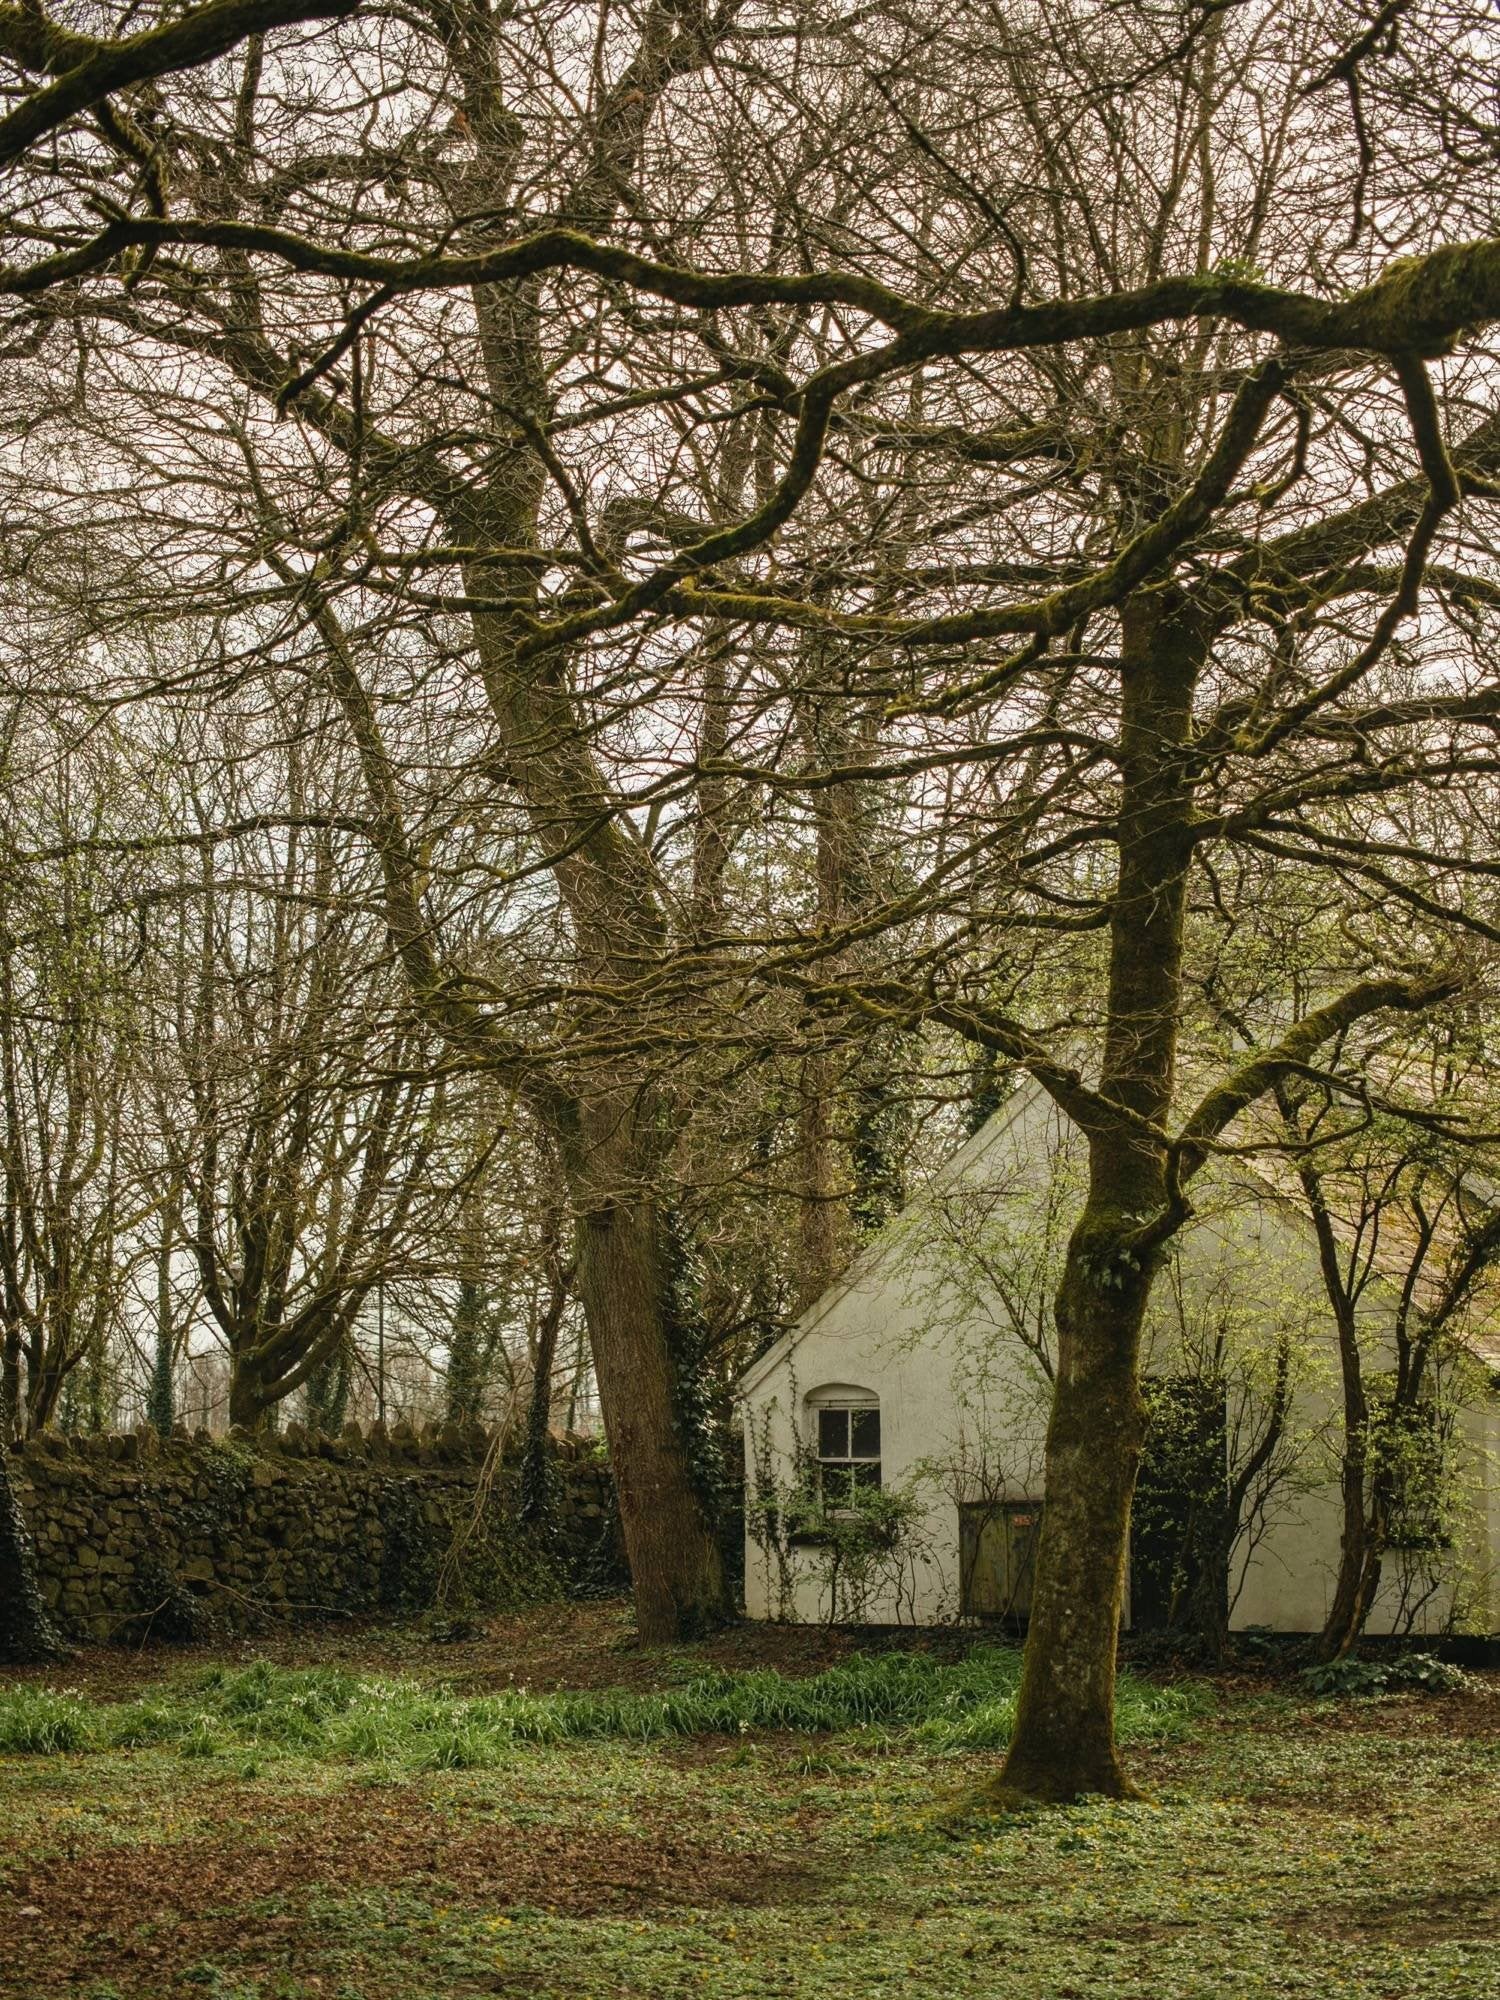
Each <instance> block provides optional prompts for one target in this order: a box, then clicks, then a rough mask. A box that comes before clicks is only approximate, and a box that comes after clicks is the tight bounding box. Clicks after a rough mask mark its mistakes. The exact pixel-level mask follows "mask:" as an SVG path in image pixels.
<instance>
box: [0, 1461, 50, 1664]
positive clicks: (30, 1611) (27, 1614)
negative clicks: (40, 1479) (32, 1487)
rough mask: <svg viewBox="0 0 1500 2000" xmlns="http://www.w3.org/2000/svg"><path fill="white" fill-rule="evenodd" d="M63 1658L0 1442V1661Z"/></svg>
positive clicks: (34, 1545) (34, 1554)
mask: <svg viewBox="0 0 1500 2000" xmlns="http://www.w3.org/2000/svg"><path fill="white" fill-rule="evenodd" d="M65 1652H66V1648H65V1647H64V1645H63V1643H62V1640H61V1639H60V1638H59V1637H58V1634H57V1631H56V1629H55V1627H54V1626H53V1623H52V1620H51V1618H50V1617H49V1615H48V1612H47V1607H46V1605H45V1603H44V1602H43V1601H42V1591H41V1584H40V1581H39V1580H38V1576H37V1561H36V1544H35V1543H34V1542H33V1540H32V1538H31V1530H30V1528H29V1527H28V1526H27V1524H26V1515H25V1512H24V1510H23V1509H22V1506H21V1500H20V1495H19V1494H18V1493H17V1492H16V1489H15V1486H14V1484H13V1483H12V1480H11V1466H10V1453H9V1451H8V1450H7V1448H6V1444H5V1439H4V1438H3V1437H0V1660H7V1661H17V1662H23V1663H24V1662H26V1661H31V1660H36V1661H45V1660H58V1659H61V1658H63V1657H64V1655H65Z"/></svg>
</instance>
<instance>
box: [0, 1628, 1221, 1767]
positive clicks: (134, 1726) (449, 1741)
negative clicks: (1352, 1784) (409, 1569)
mask: <svg viewBox="0 0 1500 2000" xmlns="http://www.w3.org/2000/svg"><path fill="white" fill-rule="evenodd" d="M1019 1673H1020V1656H1019V1654H1017V1653H1015V1652H1012V1651H1008V1650H1002V1649H1000V1648H982V1649H977V1650H976V1651H974V1652H972V1653H971V1654H969V1656H968V1657H967V1658H966V1659H963V1660H961V1661H958V1662H953V1663H945V1662H939V1661H935V1660H932V1659H930V1658H929V1657H927V1656H926V1655H925V1654H921V1653H894V1652H893V1653H883V1654H880V1655H878V1656H865V1655H856V1656H855V1657H854V1658H853V1659H851V1660H849V1661H848V1662H846V1663H845V1664H843V1665H840V1666H837V1667H832V1668H829V1669H828V1670H827V1671H825V1672H823V1673H820V1674H812V1675H807V1676H803V1677H801V1678H791V1677H789V1676H787V1675H784V1674H781V1673H778V1672H777V1671H776V1670H775V1669H774V1668H761V1669H759V1670H756V1671H751V1672H748V1673H732V1672H729V1671H724V1670H720V1671H717V1672H712V1673H707V1674H702V1675H699V1676H697V1677H696V1678H694V1679H692V1680H689V1681H686V1682H684V1683H683V1684H682V1685H680V1686H677V1687H670V1688H666V1689H663V1690H661V1691H659V1692H655V1693H648V1694H641V1693H633V1692H630V1691H627V1690H624V1689H606V1690H602V1691H587V1692H579V1693H566V1692H564V1693H558V1694H529V1693H526V1692H525V1691H523V1690H517V1691H514V1692H507V1693H504V1694H499V1695H473V1696H463V1695H457V1694H452V1693H449V1692H446V1691H444V1690H440V1689H439V1690H434V1689H431V1688H427V1687H424V1686H422V1685H420V1684H419V1683H418V1682H416V1681H413V1680H406V1679H382V1678H368V1677H364V1676H361V1675H359V1674H356V1673H352V1672H349V1671H347V1670H345V1669H342V1668H337V1667H310V1668H302V1669H296V1668H284V1667H276V1666H272V1665H271V1664H269V1663H268V1662H264V1661H262V1662H258V1663H257V1664H256V1665H254V1666H250V1667H244V1668H240V1669H237V1670H236V1669H228V1668H211V1669H209V1670H208V1671H207V1672H206V1673H202V1674H200V1675H198V1676H197V1677H195V1678H194V1679H192V1680H189V1681H187V1682H185V1683H183V1684H181V1685H176V1686H173V1685H168V1686H166V1687H164V1688H162V1689H160V1690H158V1691H156V1692H154V1693H152V1694H149V1695H147V1696H144V1697H141V1698H139V1699H137V1700H135V1701H130V1702H124V1703H99V1702H94V1701H90V1700H88V1699H86V1698H85V1697H84V1696H82V1695H78V1694H74V1693H70V1692H66V1691H64V1692H59V1691H56V1690H53V1689H48V1688H28V1687H20V1688H14V1689H10V1690H8V1691H5V1692H0V1754H5V1753H9V1754H12V1755H34V1756H36V1755H40V1756H49V1755H57V1754H59V1753H62V1752H85V1751H92V1752H99V1751H103V1750H111V1749H141V1748H144V1747H147V1746H149V1745H162V1744H172V1745H175V1746H176V1747H177V1748H178V1749H179V1750H180V1751H182V1752H183V1753H184V1754H186V1755H212V1754H215V1753H217V1752H218V1751H220V1750H229V1749H234V1748H248V1747H252V1746H255V1747H260V1748H267V1749H275V1750H280V1751H291V1752H295V1753H297V1754H299V1755H303V1756H311V1757H320V1758H327V1759H332V1760H351V1759H352V1760H356V1761H361V1762H380V1763H391V1764H399V1765H406V1766H409V1767H412V1768H415V1769H438V1770H479V1769H484V1768H486V1767H490V1766H494V1765H498V1764H502V1763H505V1762H507V1761H508V1760H509V1758H510V1756H511V1755H512V1753H513V1751H514V1749H515V1747H516V1745H518V1744H528V1743H529V1744H559V1743H581V1742H593V1741H617V1742H625V1743H652V1742H660V1741H663V1740H665V1739H667V1738H670V1737H681V1736H744V1735H747V1734H749V1733H750V1732H752V1731H764V1730H779V1731H795V1732H798V1733H804V1734H828V1733H833V1732H838V1731H848V1730H873V1729H884V1730H896V1731H906V1732H912V1733H914V1734H915V1735H916V1737H917V1738H918V1739H919V1740H920V1741H921V1742H922V1743H924V1744H925V1745H927V1746H930V1747H931V1748H932V1749H933V1750H935V1751H938V1752H958V1751H962V1750H996V1749H1003V1748H1004V1746H1005V1744H1006V1743H1007V1742H1008V1741H1009V1740H1010V1732H1011V1726H1012V1722H1013V1719H1014V1712H1015V1693H1016V1684H1017V1680H1018V1677H1019ZM1207 1700H1208V1697H1207V1695H1206V1693H1205V1691H1204V1689H1203V1688H1202V1687H1201V1686H1198V1685H1194V1684H1184V1685H1181V1686H1176V1687H1158V1686H1155V1685H1153V1684H1152V1683H1150V1682H1147V1681H1142V1680H1139V1679H1136V1678H1134V1677H1133V1676H1128V1675H1127V1676H1125V1677H1123V1679H1122V1683H1121V1689H1120V1702H1119V1726H1120V1732H1121V1735H1122V1737H1123V1738H1124V1740H1126V1741H1127V1742H1148V1741H1149V1742H1159V1741H1164V1740H1168V1739H1172V1738H1175V1737H1180V1736H1181V1735H1182V1734H1183V1733H1185V1731H1186V1730H1187V1729H1188V1728H1189V1727H1190V1726H1191V1724H1192V1721H1193V1719H1194V1718H1195V1717H1196V1716H1198V1715H1200V1714H1202V1713H1203V1710H1204V1708H1205V1706H1206V1703H1207Z"/></svg>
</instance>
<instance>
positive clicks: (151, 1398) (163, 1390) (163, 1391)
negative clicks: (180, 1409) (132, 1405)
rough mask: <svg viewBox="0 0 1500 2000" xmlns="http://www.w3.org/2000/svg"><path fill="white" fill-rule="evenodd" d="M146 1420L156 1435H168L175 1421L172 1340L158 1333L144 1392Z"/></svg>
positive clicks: (175, 1404)
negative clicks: (148, 1385) (149, 1382)
mask: <svg viewBox="0 0 1500 2000" xmlns="http://www.w3.org/2000/svg"><path fill="white" fill-rule="evenodd" d="M146 1421H147V1423H149V1424H150V1426H151V1428H152V1429H153V1430H154V1431H155V1432H156V1434H157V1436H158V1437H164V1438H166V1437H170V1436H171V1435H172V1426H173V1424H175V1423H176V1421H177V1401H176V1392H175V1389H174V1385H173V1381H172V1342H171V1339H170V1337H168V1336H163V1335H161V1334H158V1336H157V1341H156V1360H155V1363H154V1365H153V1367H152V1370H151V1386H150V1388H149V1389H148V1390H147V1392H146Z"/></svg>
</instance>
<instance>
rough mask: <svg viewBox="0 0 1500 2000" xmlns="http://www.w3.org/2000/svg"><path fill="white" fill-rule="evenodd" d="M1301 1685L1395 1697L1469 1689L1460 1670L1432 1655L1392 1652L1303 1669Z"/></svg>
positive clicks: (1332, 1692)
mask: <svg viewBox="0 0 1500 2000" xmlns="http://www.w3.org/2000/svg"><path fill="white" fill-rule="evenodd" d="M1302 1679H1303V1681H1304V1683H1305V1684H1306V1685H1307V1686H1308V1687H1309V1688H1310V1689H1311V1690H1312V1692H1313V1693H1314V1694H1325V1695H1338V1696H1348V1695H1376V1694H1395V1693H1399V1692H1400V1690H1402V1689H1403V1688H1412V1689H1416V1690H1419V1691H1421V1692H1424V1693H1427V1694H1457V1693H1459V1692H1460V1691H1461V1690H1462V1689H1464V1688H1466V1687H1468V1686H1469V1677H1468V1675H1467V1674H1466V1673H1465V1672H1464V1671H1463V1669H1462V1668H1461V1667H1454V1666H1450V1665H1449V1664H1448V1662H1447V1661H1446V1660H1439V1659H1437V1658H1436V1657H1435V1656H1434V1655H1433V1654H1432V1653H1393V1654H1392V1655H1391V1656H1390V1658H1389V1659H1384V1660H1360V1659H1355V1658H1354V1657H1353V1656H1352V1655H1351V1656H1349V1657H1346V1658H1344V1659H1342V1660H1324V1661H1321V1662H1320V1663H1319V1664H1318V1665H1317V1666H1313V1667H1304V1668H1303V1670H1302Z"/></svg>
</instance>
